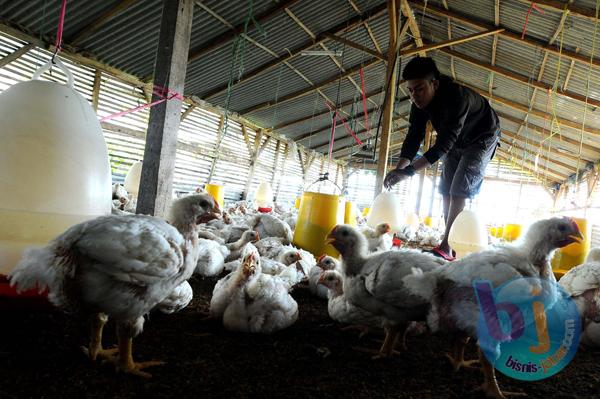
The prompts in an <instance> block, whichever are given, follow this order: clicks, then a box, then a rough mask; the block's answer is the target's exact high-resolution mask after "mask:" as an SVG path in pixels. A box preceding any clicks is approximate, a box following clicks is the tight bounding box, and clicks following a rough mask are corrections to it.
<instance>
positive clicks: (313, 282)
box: [308, 254, 340, 299]
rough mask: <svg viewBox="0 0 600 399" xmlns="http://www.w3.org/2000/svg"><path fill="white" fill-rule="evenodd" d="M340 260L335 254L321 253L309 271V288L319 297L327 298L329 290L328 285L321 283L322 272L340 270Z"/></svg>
mask: <svg viewBox="0 0 600 399" xmlns="http://www.w3.org/2000/svg"><path fill="white" fill-rule="evenodd" d="M339 265H340V262H339V261H338V260H337V259H335V258H334V257H333V256H329V255H325V254H323V255H321V256H320V257H319V259H318V260H317V264H316V265H314V266H313V267H312V268H311V269H310V271H309V272H308V289H309V290H310V292H312V293H313V294H314V295H316V296H318V297H319V298H324V299H327V297H328V292H329V290H328V289H327V287H326V286H324V285H322V284H319V278H320V277H321V274H322V273H323V272H325V271H327V270H339Z"/></svg>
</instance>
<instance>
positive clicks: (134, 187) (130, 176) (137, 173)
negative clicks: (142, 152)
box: [123, 161, 142, 197]
mask: <svg viewBox="0 0 600 399" xmlns="http://www.w3.org/2000/svg"><path fill="white" fill-rule="evenodd" d="M141 178H142V161H137V162H134V163H133V164H132V165H131V167H130V168H129V171H128V172H127V174H126V175H125V182H124V183H123V186H124V187H125V190H127V193H128V194H131V195H133V196H134V197H137V196H138V194H139V192H140V180H141Z"/></svg>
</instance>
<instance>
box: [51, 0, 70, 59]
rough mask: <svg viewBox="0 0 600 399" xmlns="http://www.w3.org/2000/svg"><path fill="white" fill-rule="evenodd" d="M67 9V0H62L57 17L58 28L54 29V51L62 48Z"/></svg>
mask: <svg viewBox="0 0 600 399" xmlns="http://www.w3.org/2000/svg"><path fill="white" fill-rule="evenodd" d="M66 11H67V0H63V1H62V6H61V8H60V17H59V19H58V29H57V30H56V43H55V44H54V47H56V52H58V51H60V49H61V48H62V35H63V27H64V25H65V13H66Z"/></svg>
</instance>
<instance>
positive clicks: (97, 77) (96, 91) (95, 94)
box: [92, 69, 102, 112]
mask: <svg viewBox="0 0 600 399" xmlns="http://www.w3.org/2000/svg"><path fill="white" fill-rule="evenodd" d="M101 82H102V71H101V70H99V69H96V73H95V74H94V86H93V87H92V108H94V111H96V112H98V103H99V101H100V83H101Z"/></svg>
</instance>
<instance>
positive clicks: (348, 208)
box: [344, 201, 356, 227]
mask: <svg viewBox="0 0 600 399" xmlns="http://www.w3.org/2000/svg"><path fill="white" fill-rule="evenodd" d="M344 209H345V211H344V223H345V224H349V225H350V226H355V227H356V207H355V206H354V204H353V203H352V202H350V201H346V205H345V207H344Z"/></svg>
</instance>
